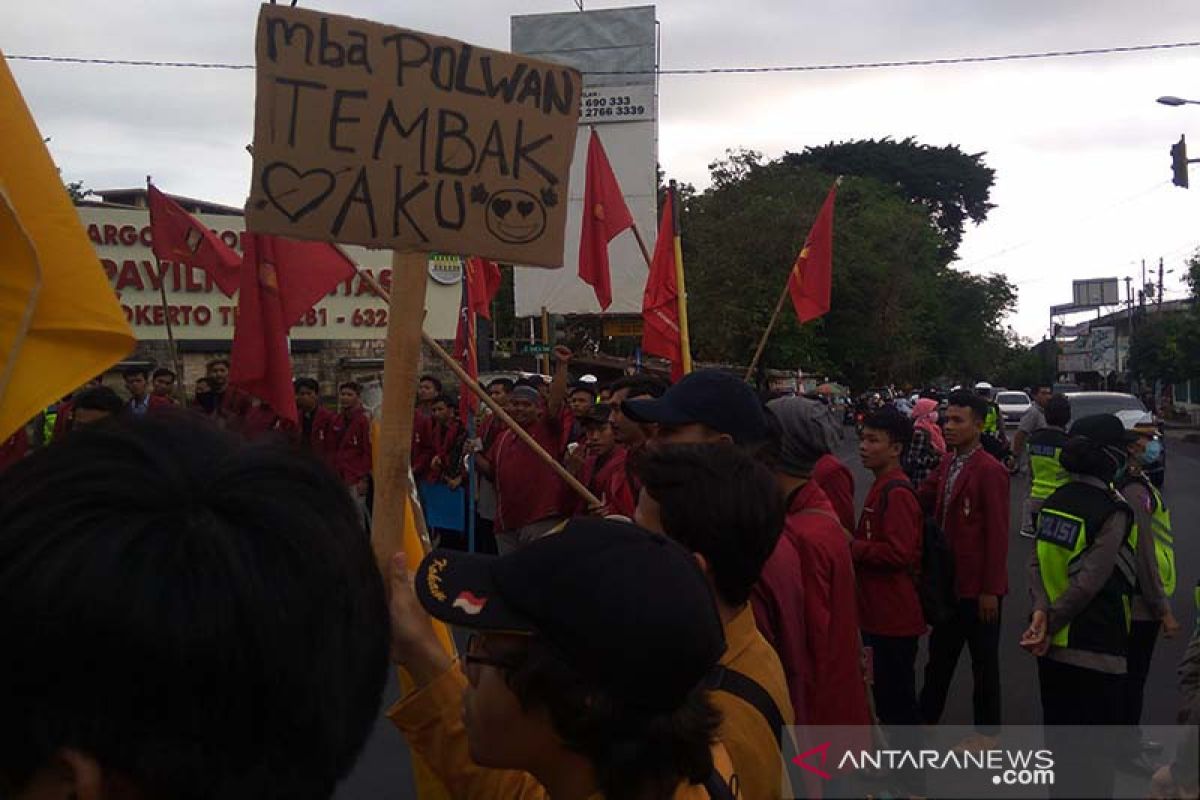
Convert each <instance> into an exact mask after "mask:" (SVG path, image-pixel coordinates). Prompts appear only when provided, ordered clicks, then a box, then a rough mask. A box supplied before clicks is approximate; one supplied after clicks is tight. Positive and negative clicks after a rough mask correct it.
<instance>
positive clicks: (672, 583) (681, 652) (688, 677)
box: [416, 518, 725, 712]
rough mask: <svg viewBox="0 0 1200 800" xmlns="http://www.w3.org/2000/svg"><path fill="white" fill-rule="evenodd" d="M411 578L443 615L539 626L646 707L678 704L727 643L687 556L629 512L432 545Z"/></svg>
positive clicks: (586, 671)
mask: <svg viewBox="0 0 1200 800" xmlns="http://www.w3.org/2000/svg"><path fill="white" fill-rule="evenodd" d="M416 589H417V596H418V597H419V598H420V600H421V604H422V605H423V606H425V609H426V610H427V611H429V613H430V614H432V615H433V616H434V617H436V618H438V619H440V620H442V621H443V622H447V623H449V624H451V625H458V626H461V627H464V628H473V629H475V630H482V631H495V632H506V633H522V634H533V635H537V636H540V637H542V638H544V639H545V640H546V641H547V642H549V643H550V644H551V645H552V646H553V647H554V649H555V650H557V651H558V652H559V653H561V654H562V655H563V657H564V658H566V659H567V661H568V663H569V664H570V665H571V666H572V667H573V668H574V669H576V670H578V671H579V672H580V673H581V674H582V675H584V676H585V677H586V678H588V679H589V680H591V681H592V682H594V683H595V684H596V685H597V686H598V687H600V688H602V689H605V690H606V691H609V692H611V693H612V695H613V696H614V697H617V698H620V699H622V700H624V701H625V702H627V703H629V704H630V705H631V706H633V707H637V708H642V709H645V710H647V711H654V712H665V711H671V710H674V709H676V708H678V707H679V706H680V705H681V704H682V703H683V701H684V699H686V697H687V695H688V693H689V692H691V691H692V689H694V688H695V687H696V686H697V685H699V684H700V682H701V681H702V680H703V679H704V678H705V676H706V675H707V674H708V673H709V671H710V670H711V669H712V667H713V666H714V665H715V664H716V663H717V661H718V660H719V659H720V657H721V654H722V653H723V652H724V651H725V637H724V634H723V632H722V628H721V620H720V617H719V616H718V614H717V608H716V602H715V600H714V599H713V595H712V591H711V590H710V588H709V585H708V581H707V580H706V579H705V577H704V574H703V573H702V572H701V571H700V567H699V565H697V563H696V560H695V558H694V557H693V556H692V554H691V553H689V552H688V551H687V550H685V549H684V548H683V547H681V546H680V545H678V544H676V543H675V542H673V541H671V540H670V539H667V538H666V537H664V536H659V535H658V534H653V533H649V532H648V531H645V530H643V529H641V528H639V527H637V526H635V525H631V524H629V523H624V522H616V521H613V520H606V519H588V518H580V519H574V520H571V521H570V522H568V523H567V525H566V526H565V527H564V528H563V529H562V530H561V531H560V532H559V533H555V534H551V535H549V536H546V537H544V538H542V539H539V540H538V541H536V542H534V543H532V544H530V545H527V546H525V547H523V548H522V549H520V550H516V551H514V552H511V553H508V554H506V555H503V556H489V555H476V554H469V553H463V552H459V551H456V550H434V551H433V552H432V553H430V554H429V555H427V556H426V557H425V559H424V560H423V561H422V562H421V566H420V568H419V569H418V571H417V578H416Z"/></svg>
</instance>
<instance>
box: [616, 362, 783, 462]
mask: <svg viewBox="0 0 1200 800" xmlns="http://www.w3.org/2000/svg"><path fill="white" fill-rule="evenodd" d="M621 411H622V412H624V414H625V416H627V417H629V418H630V419H632V420H635V421H637V422H657V423H659V424H661V425H687V424H689V423H692V422H701V423H703V424H705V425H707V426H708V427H710V428H712V429H713V430H715V431H717V432H718V433H724V434H727V435H729V436H731V437H733V440H734V442H736V443H738V444H753V443H755V442H760V441H762V440H763V439H766V438H767V417H766V415H765V414H764V413H763V410H762V405H761V404H760V403H759V402H758V397H756V396H755V394H754V390H753V389H751V388H750V387H749V386H748V385H747V384H746V382H745V381H743V380H741V379H739V378H735V377H734V376H732V375H730V374H728V373H725V372H720V371H718V370H715V369H704V370H700V371H699V372H692V373H690V374H688V375H685V376H683V378H681V379H680V380H679V382H678V383H676V384H675V385H674V386H672V387H671V388H670V389H667V391H666V394H664V395H663V396H662V397H659V398H656V399H643V400H626V401H625V402H623V403H621Z"/></svg>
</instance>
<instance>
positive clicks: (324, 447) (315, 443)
mask: <svg viewBox="0 0 1200 800" xmlns="http://www.w3.org/2000/svg"><path fill="white" fill-rule="evenodd" d="M292 387H293V388H294V389H295V391H296V410H297V411H299V412H300V430H299V431H298V432H297V440H298V443H299V445H300V449H301V450H304V451H305V452H308V453H312V454H313V455H315V456H317V457H318V458H320V459H322V460H324V461H325V462H326V463H328V464H330V465H331V466H332V463H333V458H332V453H331V452H330V445H331V443H332V442H333V418H334V417H336V416H337V415H336V414H334V413H333V412H332V411H330V410H329V409H327V408H323V407H322V406H321V385H320V384H319V383H317V382H316V380H314V379H313V378H297V379H296V382H295V383H293V384H292Z"/></svg>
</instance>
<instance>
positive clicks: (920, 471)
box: [900, 397, 946, 486]
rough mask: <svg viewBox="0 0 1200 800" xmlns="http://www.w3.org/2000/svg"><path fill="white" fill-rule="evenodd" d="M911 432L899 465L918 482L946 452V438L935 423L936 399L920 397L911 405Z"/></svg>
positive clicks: (927, 474)
mask: <svg viewBox="0 0 1200 800" xmlns="http://www.w3.org/2000/svg"><path fill="white" fill-rule="evenodd" d="M911 417H912V421H913V436H912V443H911V444H910V445H909V446H908V449H907V450H905V452H904V455H903V457H902V458H901V461H900V465H901V466H902V467H903V468H904V474H905V475H907V476H908V479H909V480H911V481H912V482H913V485H914V486H920V485H921V482H922V481H924V480H925V479H926V478H927V477H929V474H930V473H931V472H933V471H934V470H935V469H937V465H938V464H940V463H941V462H942V456H944V455H946V439H945V437H943V436H942V428H941V426H940V425H938V402H937V401H936V400H933V399H931V398H928V397H922V398H921V399H920V400H918V401H917V402H916V404H915V405H913V410H912V414H911Z"/></svg>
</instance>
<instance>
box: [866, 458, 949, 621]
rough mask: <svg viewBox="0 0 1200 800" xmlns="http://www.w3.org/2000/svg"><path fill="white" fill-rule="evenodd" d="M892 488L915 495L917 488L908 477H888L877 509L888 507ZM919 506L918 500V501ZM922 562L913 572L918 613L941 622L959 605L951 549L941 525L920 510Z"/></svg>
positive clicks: (880, 510) (884, 510)
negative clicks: (919, 605)
mask: <svg viewBox="0 0 1200 800" xmlns="http://www.w3.org/2000/svg"><path fill="white" fill-rule="evenodd" d="M894 488H900V489H904V490H905V491H908V492H909V493H910V494H912V495H913V496H914V497H916V495H917V491H916V489H914V488H913V487H912V484H910V483H908V482H907V481H900V480H896V481H890V482H888V483H886V484H884V487H883V491H882V494H881V499H880V503H879V513H880V514H881V515H882V514H884V513H886V511H887V497H888V493H889V492H891V490H892V489H894ZM917 506H918V507H920V500H919V499H918V501H917ZM922 519H923V520H924V524H923V526H922V528H921V564H920V567H919V569H918V570H917V571H916V572H915V573H914V574H913V576H912V577H913V582H914V583H915V584H916V587H917V598H918V599H919V600H920V601H921V613H923V614H924V615H925V622H926V623H927V624H929V625H940V624H941V623H943V622H946V621H947V620H949V619H950V618H951V617H952V616H953V615H954V613H955V609H956V608H957V606H958V595H957V594H956V593H955V590H954V553H953V551H951V549H950V542H949V541H948V540H947V539H946V534H945V532H944V531H943V530H942V527H941V526H940V525H938V524H937V522H936V521H935V520H934V518H933V516H932V515H930V514H925V513H922Z"/></svg>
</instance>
